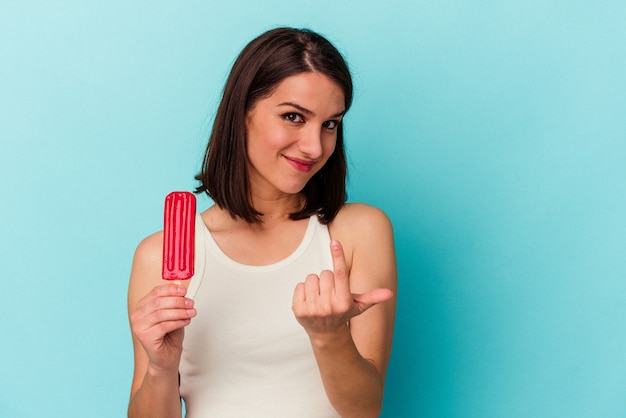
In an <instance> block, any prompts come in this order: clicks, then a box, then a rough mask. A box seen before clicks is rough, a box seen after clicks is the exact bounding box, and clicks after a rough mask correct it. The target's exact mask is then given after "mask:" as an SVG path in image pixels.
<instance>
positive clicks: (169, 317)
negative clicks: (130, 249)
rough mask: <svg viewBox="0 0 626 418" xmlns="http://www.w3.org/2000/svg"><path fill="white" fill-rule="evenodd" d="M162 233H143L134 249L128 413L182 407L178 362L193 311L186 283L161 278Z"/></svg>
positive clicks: (175, 413) (171, 417) (171, 411)
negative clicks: (131, 374) (133, 365)
mask: <svg viewBox="0 0 626 418" xmlns="http://www.w3.org/2000/svg"><path fill="white" fill-rule="evenodd" d="M161 252H162V233H159V234H155V235H152V236H150V237H148V238H146V239H145V240H144V241H143V242H142V243H141V244H139V246H138V247H137V251H136V252H135V258H134V260H133V267H132V272H131V276H130V284H129V288H128V313H129V320H130V325H131V330H132V333H133V348H134V358H135V370H134V374H133V383H132V387H131V396H130V402H129V405H128V417H129V418H140V417H141V418H143V417H146V418H147V417H151V418H160V417H163V418H176V417H181V415H182V409H181V403H180V394H179V382H178V366H179V363H180V356H181V352H182V341H183V334H184V331H183V327H184V326H185V325H187V324H189V322H190V321H191V318H192V317H193V316H195V310H194V309H193V301H192V300H191V299H188V298H185V294H186V292H187V289H186V288H185V287H184V286H181V285H178V284H164V281H163V280H162V279H161V257H162V255H161V254H162V253H161Z"/></svg>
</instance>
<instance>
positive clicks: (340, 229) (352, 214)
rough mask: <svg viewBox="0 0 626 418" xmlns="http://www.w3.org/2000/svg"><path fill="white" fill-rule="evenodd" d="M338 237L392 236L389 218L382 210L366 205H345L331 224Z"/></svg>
mask: <svg viewBox="0 0 626 418" xmlns="http://www.w3.org/2000/svg"><path fill="white" fill-rule="evenodd" d="M330 228H331V230H334V231H335V232H336V233H337V234H338V236H342V237H344V239H345V238H346V237H353V236H354V237H356V238H357V239H358V237H359V236H371V234H375V235H380V234H383V235H387V234H392V233H393V231H392V225H391V221H390V219H389V217H388V216H387V214H385V212H383V211H382V210H381V209H379V208H377V207H375V206H371V205H368V204H365V203H347V204H345V205H344V206H343V207H342V208H341V210H339V213H337V216H336V217H335V219H334V220H333V221H332V222H331V223H330Z"/></svg>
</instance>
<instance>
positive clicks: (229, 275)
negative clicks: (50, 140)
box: [128, 28, 396, 418]
mask: <svg viewBox="0 0 626 418" xmlns="http://www.w3.org/2000/svg"><path fill="white" fill-rule="evenodd" d="M351 101H352V81H351V78H350V73H349V71H348V68H347V66H346V64H345V62H344V60H343V58H342V57H341V55H340V54H339V52H338V51H337V50H336V49H335V48H334V47H333V46H332V45H331V44H330V43H329V42H328V41H327V40H326V39H324V38H323V37H321V36H320V35H318V34H316V33H314V32H311V31H307V30H296V29H290V28H280V29H274V30H271V31H269V32H266V33H264V34H263V35H261V36H259V37H258V38H256V39H255V40H253V41H252V42H251V43H250V44H248V45H247V46H246V47H245V48H244V50H243V51H242V52H241V54H240V56H239V57H238V59H237V60H236V62H235V63H234V65H233V68H232V70H231V73H230V76H229V79H228V81H227V83H226V87H225V89H224V94H223V97H222V101H221V104H220V107H219V109H218V112H217V115H216V119H215V123H214V126H213V130H212V134H211V137H210V140H209V145H208V147H207V151H206V155H205V159H204V164H203V168H202V172H201V173H200V174H199V175H198V176H197V179H198V180H199V181H200V183H201V185H200V187H199V188H198V190H197V191H198V192H206V193H207V194H208V195H209V196H210V197H211V198H212V199H213V201H214V202H215V205H214V206H212V207H210V208H209V209H207V210H206V211H204V212H203V213H201V214H199V215H198V219H197V222H196V224H197V227H196V269H195V271H196V274H195V276H194V277H193V278H192V279H191V280H190V281H186V282H184V283H183V284H182V285H177V284H164V283H163V280H162V279H161V275H160V270H161V254H162V232H160V233H157V234H154V235H152V236H150V237H148V238H146V239H145V240H144V241H143V242H141V243H140V245H139V246H138V248H137V251H136V254H135V258H134V261H133V268H132V272H131V278H130V286H129V297H128V303H129V313H130V323H131V328H132V331H133V343H134V352H135V371H134V377H133V383H132V388H131V399H130V404H129V410H128V415H129V417H148V416H149V417H167V418H172V417H180V416H181V415H182V408H181V401H180V399H181V397H182V398H183V399H184V400H185V406H186V410H187V416H188V417H220V418H224V417H231V416H232V417H316V418H318V417H337V416H341V417H359V418H363V417H369V416H372V417H374V416H378V414H379V413H380V409H381V405H382V398H383V383H384V378H385V372H386V367H387V362H388V359H389V355H390V351H391V340H392V333H393V321H394V313H395V301H394V298H393V292H395V290H396V266H395V254H394V248H393V232H392V228H391V224H390V222H389V220H388V219H387V217H386V216H385V215H384V214H383V213H382V212H381V211H379V210H378V209H375V208H373V207H370V206H367V205H364V204H345V200H346V194H345V177H346V160H345V154H344V148H343V130H342V118H343V116H344V115H345V113H346V111H347V110H348V108H349V107H350V104H351Z"/></svg>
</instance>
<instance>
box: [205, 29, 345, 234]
mask: <svg viewBox="0 0 626 418" xmlns="http://www.w3.org/2000/svg"><path fill="white" fill-rule="evenodd" d="M306 72H317V73H320V74H323V75H325V76H327V77H328V78H330V79H331V80H333V81H334V82H336V83H337V84H338V85H339V86H340V87H341V88H342V89H343V93H344V97H345V110H346V111H347V110H348V109H349V107H350V104H351V103H352V78H351V76H350V71H349V70H348V66H347V64H346V62H345V61H344V59H343V57H342V56H341V54H340V53H339V51H337V49H336V48H335V47H334V46H333V45H332V44H331V43H330V42H329V41H328V40H326V39H325V38H324V37H322V36H320V35H319V34H317V33H315V32H313V31H310V30H306V29H292V28H278V29H273V30H270V31H268V32H266V33H264V34H262V35H261V36H259V37H258V38H256V39H254V40H253V41H252V42H250V43H249V44H248V45H247V46H246V47H245V48H244V49H243V51H241V54H240V55H239V57H238V58H237V60H236V61H235V63H234V64H233V68H232V70H231V72H230V75H229V77H228V80H227V82H226V86H225V87H224V92H223V95H222V100H221V103H220V105H219V108H218V110H217V114H216V116H215V121H214V123H213V130H212V132H211V136H210V138H209V143H208V146H207V149H206V152H205V155H204V161H203V163H202V170H201V172H200V173H199V174H198V175H197V176H196V179H197V180H198V181H200V185H199V186H198V187H197V188H196V193H202V192H206V193H207V194H208V195H209V197H211V199H213V201H214V202H215V203H216V204H217V205H218V206H219V207H221V208H223V209H225V210H227V211H228V212H229V213H230V214H231V215H232V216H233V217H240V218H241V219H244V220H245V221H247V222H249V223H259V222H261V220H260V216H261V215H262V214H261V213H259V212H258V211H257V210H255V209H254V207H253V206H252V201H251V193H250V183H249V181H248V170H247V161H248V156H247V150H246V126H245V119H246V114H247V112H248V111H249V110H250V109H251V108H252V107H253V106H254V105H255V104H256V102H257V101H258V100H259V99H262V98H265V97H268V96H270V95H271V94H272V93H273V91H274V90H275V89H276V87H278V84H279V83H280V82H281V81H283V80H284V79H285V78H287V77H290V76H293V75H296V74H301V73H306ZM346 174H347V165H346V156H345V151H344V144H343V127H342V123H340V124H339V126H338V128H337V142H336V145H335V150H334V152H333V154H332V155H331V156H330V157H329V159H328V161H327V162H326V164H324V166H323V167H322V168H321V169H320V171H319V172H317V173H316V174H315V175H314V176H313V177H312V178H311V180H309V182H308V183H307V184H306V186H305V187H304V189H303V190H302V193H303V195H304V197H305V202H304V206H303V207H302V208H301V209H300V210H299V211H298V212H295V213H292V214H291V215H290V217H291V219H304V218H307V217H309V216H311V215H313V214H317V215H318V216H319V217H320V221H321V222H323V223H328V222H330V221H332V220H333V218H334V217H335V215H337V212H338V211H339V209H340V208H341V206H342V205H343V204H344V203H345V201H346Z"/></svg>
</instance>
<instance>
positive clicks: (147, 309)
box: [130, 284, 196, 371]
mask: <svg viewBox="0 0 626 418" xmlns="http://www.w3.org/2000/svg"><path fill="white" fill-rule="evenodd" d="M186 294H187V289H186V288H185V287H184V286H181V285H177V284H165V285H161V286H156V287H155V288H153V289H152V290H151V291H150V292H149V293H148V294H147V295H146V296H144V297H143V298H141V299H140V300H139V301H138V302H137V305H136V309H135V310H134V311H133V312H131V314H130V325H131V329H132V332H133V335H134V336H135V338H136V339H137V340H138V341H139V342H140V343H141V346H142V347H143V349H144V350H145V353H146V355H147V356H148V361H149V364H148V365H149V367H150V368H152V369H153V370H160V371H172V370H178V365H179V362H180V356H181V353H182V345H183V336H184V327H185V326H186V325H188V324H189V323H190V321H191V318H193V317H194V316H196V310H195V309H194V308H193V306H194V302H193V300H192V299H189V298H186V297H185V295H186Z"/></svg>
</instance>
